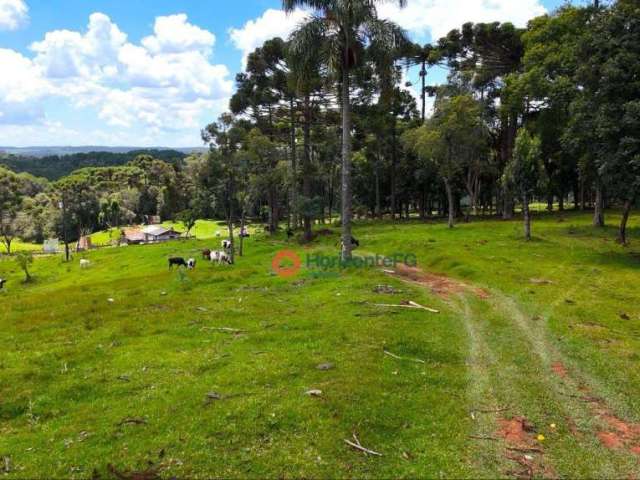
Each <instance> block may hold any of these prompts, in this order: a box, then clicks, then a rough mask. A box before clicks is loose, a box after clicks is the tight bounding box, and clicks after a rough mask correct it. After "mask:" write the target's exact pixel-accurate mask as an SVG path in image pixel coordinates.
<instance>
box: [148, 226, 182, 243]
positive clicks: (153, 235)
mask: <svg viewBox="0 0 640 480" xmlns="http://www.w3.org/2000/svg"><path fill="white" fill-rule="evenodd" d="M142 233H143V234H144V238H145V240H144V241H145V242H167V241H169V240H176V239H178V238H180V233H179V232H176V231H175V230H174V229H173V228H167V227H163V226H162V225H150V226H148V227H144V228H143V229H142Z"/></svg>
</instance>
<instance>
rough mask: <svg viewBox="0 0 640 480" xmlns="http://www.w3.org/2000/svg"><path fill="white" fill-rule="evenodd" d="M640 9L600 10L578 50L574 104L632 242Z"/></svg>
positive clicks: (632, 4) (637, 181)
mask: <svg viewBox="0 0 640 480" xmlns="http://www.w3.org/2000/svg"><path fill="white" fill-rule="evenodd" d="M638 44H640V8H638V2H637V0H618V1H617V2H616V3H615V4H614V5H613V6H612V7H610V8H607V9H597V10H596V12H595V13H594V15H593V19H592V21H591V26H590V28H589V29H588V31H587V32H586V33H585V35H584V37H583V39H582V41H581V43H580V49H579V60H578V61H579V64H580V68H579V69H578V71H577V74H576V82H578V85H579V90H580V94H579V95H578V96H577V98H576V99H575V101H574V102H573V104H572V108H573V111H574V112H576V113H577V114H578V118H581V119H584V120H585V122H584V124H586V125H588V126H591V127H592V129H590V130H589V131H588V133H587V132H584V133H583V135H581V137H580V139H581V141H582V143H583V145H585V144H589V147H587V151H588V152H594V153H595V154H594V155H592V156H591V158H590V160H592V161H593V162H594V165H595V167H596V168H597V172H598V175H599V179H600V180H601V181H602V182H603V184H604V186H605V188H606V189H607V194H608V195H610V196H612V197H614V198H617V199H618V200H619V201H620V202H621V203H622V206H623V211H622V220H621V222H620V227H619V232H618V241H619V242H620V243H622V244H625V243H626V241H627V236H626V228H627V221H628V219H629V215H630V212H631V208H632V207H633V205H634V203H635V200H636V198H637V196H638V193H639V192H640V100H638V98H639V93H638V92H640V52H639V51H638V48H637V46H638Z"/></svg>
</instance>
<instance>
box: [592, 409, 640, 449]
mask: <svg viewBox="0 0 640 480" xmlns="http://www.w3.org/2000/svg"><path fill="white" fill-rule="evenodd" d="M596 413H597V415H598V416H599V417H600V418H601V419H602V420H603V421H604V422H605V423H606V424H607V425H608V426H609V428H610V429H611V431H608V432H599V433H598V438H599V439H600V442H601V443H602V444H603V445H604V446H605V447H607V448H611V449H615V448H624V447H626V448H627V449H628V450H629V451H630V452H631V453H635V454H636V455H640V445H638V442H640V424H638V423H629V422H625V421H624V420H621V419H620V418H618V417H616V416H615V415H613V414H612V413H611V412H610V411H609V410H608V409H607V408H606V407H605V406H604V405H602V404H600V408H598V410H597V411H596Z"/></svg>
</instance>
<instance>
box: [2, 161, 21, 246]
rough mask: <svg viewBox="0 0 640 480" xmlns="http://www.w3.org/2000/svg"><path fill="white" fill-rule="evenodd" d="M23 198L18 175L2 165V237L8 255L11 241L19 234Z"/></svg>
mask: <svg viewBox="0 0 640 480" xmlns="http://www.w3.org/2000/svg"><path fill="white" fill-rule="evenodd" d="M22 200H23V195H22V193H21V191H20V181H19V179H18V176H17V175H16V174H15V173H13V172H12V171H11V170H7V169H5V168H2V167H0V237H1V240H2V243H3V244H4V246H5V247H6V249H7V254H8V255H10V254H11V243H12V242H13V239H14V238H15V237H16V236H17V235H18V231H17V228H16V227H17V223H16V220H17V218H18V213H19V211H20V208H21V205H22Z"/></svg>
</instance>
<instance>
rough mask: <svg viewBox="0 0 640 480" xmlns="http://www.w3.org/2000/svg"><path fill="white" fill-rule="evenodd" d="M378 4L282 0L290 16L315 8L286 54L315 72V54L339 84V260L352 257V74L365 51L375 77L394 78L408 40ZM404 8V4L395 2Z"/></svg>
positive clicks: (399, 0) (344, 0) (349, 0)
mask: <svg viewBox="0 0 640 480" xmlns="http://www.w3.org/2000/svg"><path fill="white" fill-rule="evenodd" d="M380 3H382V2H381V1H380V0H283V2H282V4H283V8H284V10H285V11H287V12H292V11H293V10H295V9H296V8H298V7H303V8H305V7H308V8H311V9H313V10H314V13H313V14H312V15H311V17H310V18H309V20H307V22H306V23H304V24H303V25H302V26H300V27H299V28H298V30H297V31H295V32H294V33H293V34H292V35H291V38H290V40H289V50H290V52H291V55H292V57H293V58H294V59H295V60H294V61H295V64H296V68H299V69H303V70H304V69H307V70H308V69H311V68H317V65H313V64H312V62H310V61H307V60H305V59H308V58H309V57H312V58H313V55H310V53H311V52H317V54H318V55H319V59H320V61H321V64H322V65H324V66H325V67H326V68H327V70H328V72H329V74H330V75H331V76H333V78H337V79H339V84H340V85H341V91H340V101H341V107H342V257H343V259H345V260H348V259H351V251H352V243H351V239H352V235H351V219H352V216H353V212H352V198H351V195H352V194H351V149H352V139H351V128H352V125H351V74H352V72H353V70H354V69H355V68H356V67H358V66H359V65H360V64H361V63H362V61H363V58H364V55H363V53H364V49H365V48H367V47H368V51H369V54H370V55H371V58H372V59H373V63H375V65H376V67H377V70H378V73H379V75H380V76H381V77H382V78H383V79H385V78H386V79H388V78H389V77H391V75H393V61H394V52H395V50H396V48H397V47H398V46H399V45H401V44H403V43H405V42H406V37H405V35H404V32H403V31H402V30H401V29H400V28H399V27H398V26H397V25H395V24H394V23H392V22H389V21H386V20H382V19H380V18H379V17H378V13H377V8H376V6H377V4H380ZM397 3H398V4H399V5H400V6H401V7H403V6H405V4H406V0H397Z"/></svg>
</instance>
